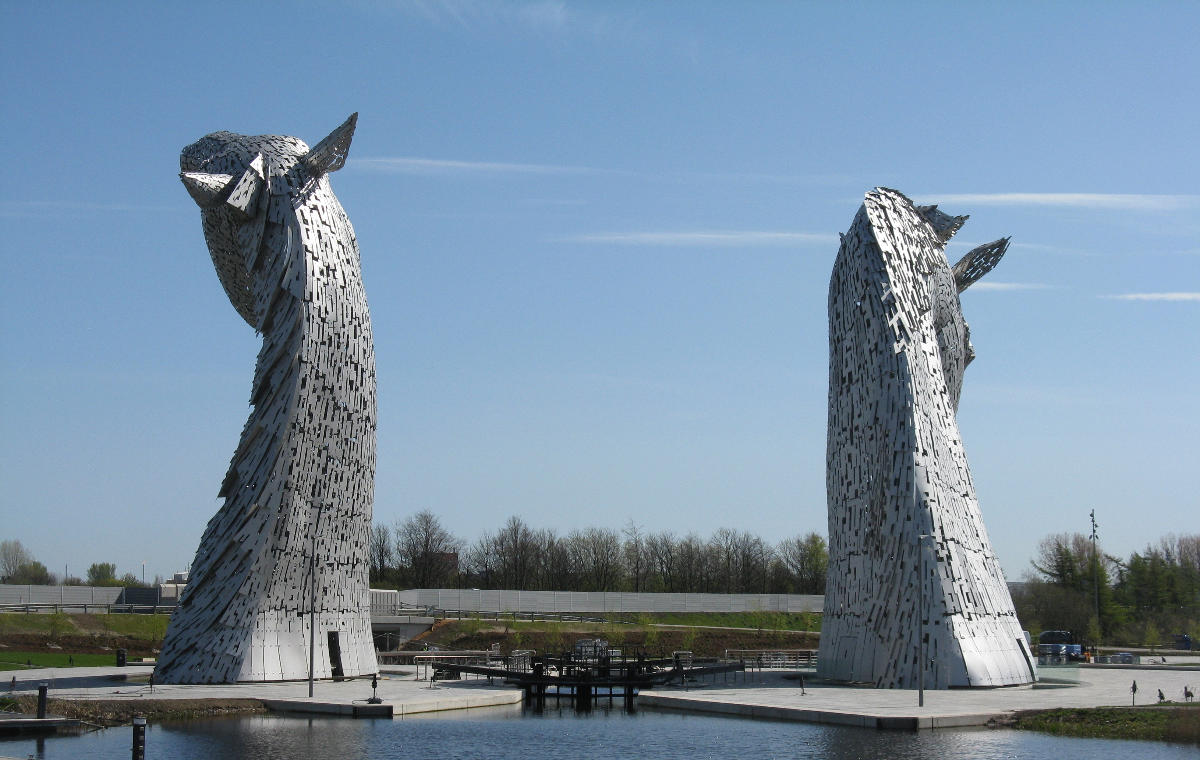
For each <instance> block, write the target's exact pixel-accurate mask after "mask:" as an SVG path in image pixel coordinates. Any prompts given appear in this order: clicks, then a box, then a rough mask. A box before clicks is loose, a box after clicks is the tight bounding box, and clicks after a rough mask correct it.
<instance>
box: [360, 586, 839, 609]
mask: <svg viewBox="0 0 1200 760" xmlns="http://www.w3.org/2000/svg"><path fill="white" fill-rule="evenodd" d="M374 593H377V592H374V591H373V592H372V594H374ZM397 599H398V601H399V602H400V603H401V604H404V605H409V606H417V607H435V608H437V609H443V610H462V611H466V612H550V613H587V612H820V611H821V609H822V605H823V604H824V597H822V596H819V595H806V594H638V593H633V592H619V591H607V592H602V591H598V592H585V591H510V590H490V591H480V590H473V589H409V590H405V591H400V592H399V593H398V594H397Z"/></svg>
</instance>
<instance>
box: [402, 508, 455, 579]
mask: <svg viewBox="0 0 1200 760" xmlns="http://www.w3.org/2000/svg"><path fill="white" fill-rule="evenodd" d="M393 538H394V540H395V544H396V559H398V560H399V562H400V564H401V565H403V566H404V567H405V568H406V569H407V573H408V578H407V580H408V583H409V584H410V585H411V586H412V587H413V588H440V587H442V586H445V585H447V583H448V582H449V581H450V579H451V577H452V576H453V575H454V573H455V572H457V570H458V550H459V548H460V547H461V546H462V542H461V541H460V540H459V539H458V538H456V537H455V536H453V535H452V534H451V533H450V532H449V531H448V530H446V529H445V528H443V527H442V523H441V521H440V520H438V518H437V517H436V516H435V515H434V514H433V513H432V512H430V511H429V510H422V511H420V512H418V513H416V514H415V515H412V516H411V517H409V518H407V519H406V520H404V521H402V522H401V523H399V524H398V525H396V528H395V532H394V534H393Z"/></svg>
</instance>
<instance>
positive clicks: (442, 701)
mask: <svg viewBox="0 0 1200 760" xmlns="http://www.w3.org/2000/svg"><path fill="white" fill-rule="evenodd" d="M1175 659H1176V658H1172V660H1173V661H1174V660H1175ZM1178 659H1179V661H1180V664H1182V661H1183V658H1178ZM1173 664H1174V663H1173ZM151 671H152V668H151V667H150V666H142V665H133V666H129V667H125V668H116V667H100V668H69V669H67V668H60V669H51V668H46V669H37V670H20V671H10V672H8V673H6V675H7V676H8V677H9V678H10V679H11V678H15V679H16V687H15V691H16V692H18V693H36V691H37V687H38V684H39V683H41V682H43V681H44V682H46V683H47V684H49V695H50V697H51V698H52V699H76V700H88V699H95V700H100V699H103V700H129V701H131V702H133V701H137V700H144V699H155V700H159V699H214V700H223V699H259V700H262V701H263V702H265V703H266V704H267V706H268V707H269V708H270V709H271V710H277V711H284V712H317V713H324V714H333V715H336V714H343V715H355V714H357V715H359V716H362V717H367V716H371V715H375V716H378V717H386V716H387V715H392V716H404V715H412V714H417V713H428V712H437V711H446V710H461V709H468V708H474V707H486V706H496V705H512V704H517V703H519V702H520V701H521V698H522V692H521V690H520V689H517V688H513V687H511V686H504V685H502V684H500V683H499V682H498V681H497V682H496V684H495V685H490V684H489V683H488V680H487V679H486V678H474V679H471V678H467V679H464V680H462V681H438V682H435V683H434V684H433V686H432V687H431V686H430V683H429V682H428V681H418V680H416V670H415V669H414V668H411V667H409V668H392V669H388V672H385V673H383V674H382V675H381V677H380V680H379V696H380V697H381V698H382V699H383V700H384V709H383V710H380V711H374V710H371V709H369V708H367V705H366V699H367V698H368V697H370V696H371V682H370V680H369V679H368V680H363V679H357V680H351V681H342V682H330V681H322V682H318V683H317V684H316V688H315V694H314V697H313V698H312V699H309V698H308V684H307V682H304V681H292V682H287V683H244V684H220V685H202V684H179V685H175V684H172V685H166V686H154V687H151V686H150V684H149V683H147V681H146V679H148V677H149V675H150V673H151ZM796 675H797V673H796V672H795V671H773V670H765V671H752V672H748V673H746V674H740V673H739V674H735V675H731V676H716V677H715V678H714V679H712V680H703V681H701V682H699V683H696V684H689V686H688V688H687V689H683V688H681V687H679V686H668V687H659V688H657V689H654V690H648V691H644V692H642V694H641V695H640V696H639V697H638V707H639V708H652V709H658V708H661V709H672V710H684V711H689V712H715V713H723V714H726V715H738V716H743V717H751V718H767V719H776V720H796V721H804V722H815V723H836V724H843V725H856V726H870V727H876V728H937V727H950V726H969V725H985V724H987V723H988V722H990V721H993V720H1003V719H1004V718H1006V717H1008V716H1009V715H1011V714H1012V713H1013V712H1017V711H1020V710H1031V709H1048V708H1055V707H1101V706H1113V705H1117V706H1120V705H1129V704H1130V703H1131V695H1130V686H1131V685H1132V683H1133V682H1134V681H1135V680H1136V681H1137V684H1138V693H1137V704H1138V705H1151V704H1154V703H1155V702H1156V701H1157V692H1158V690H1159V689H1162V691H1163V694H1164V695H1165V696H1166V697H1167V699H1170V700H1174V701H1182V699H1183V690H1184V687H1185V686H1188V687H1190V688H1191V689H1192V690H1193V691H1195V690H1196V689H1197V687H1198V686H1200V670H1196V669H1192V670H1186V669H1171V668H1170V667H1169V666H1168V667H1162V666H1153V665H1144V666H1140V667H1129V666H1114V667H1103V666H1101V667H1081V668H1066V669H1061V670H1056V671H1055V672H1054V673H1053V674H1051V673H1050V672H1049V669H1045V670H1043V676H1044V680H1043V682H1042V683H1039V684H1036V685H1033V686H1017V687H1005V688H994V689H952V690H948V691H932V690H929V691H926V692H925V706H924V707H918V706H917V700H918V695H917V692H916V690H910V689H872V688H862V687H850V686H842V685H834V684H829V683H825V682H821V681H817V680H815V679H814V678H813V677H812V674H811V673H808V674H807V675H806V678H805V689H804V692H805V693H804V694H802V693H801V689H800V684H799V681H798V680H796ZM1052 678H1053V679H1054V681H1051V680H1050V679H1052ZM363 708H367V709H363ZM387 708H390V710H388V709H387Z"/></svg>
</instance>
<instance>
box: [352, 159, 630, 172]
mask: <svg viewBox="0 0 1200 760" xmlns="http://www.w3.org/2000/svg"><path fill="white" fill-rule="evenodd" d="M348 163H349V164H350V165H351V166H353V167H356V168H361V169H369V170H374V171H382V172H393V173H396V174H425V175H466V174H491V175H512V174H619V173H621V172H619V171H617V170H613V169H596V168H593V167H590V166H563V165H555V164H517V163H505V162H501V161H455V160H450V159H442V158H418V157H415V156H396V157H391V158H352V159H350V160H349V161H348Z"/></svg>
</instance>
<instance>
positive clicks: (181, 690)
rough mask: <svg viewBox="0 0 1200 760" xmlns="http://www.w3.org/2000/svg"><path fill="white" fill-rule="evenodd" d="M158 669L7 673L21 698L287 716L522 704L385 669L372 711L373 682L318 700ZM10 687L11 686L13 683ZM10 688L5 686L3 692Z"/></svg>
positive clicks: (326, 686) (467, 684)
mask: <svg viewBox="0 0 1200 760" xmlns="http://www.w3.org/2000/svg"><path fill="white" fill-rule="evenodd" d="M151 672H153V667H152V666H148V665H131V666H128V667H124V668H118V667H99V668H42V669H34V670H15V671H5V672H4V676H5V677H6V678H7V679H12V678H16V680H17V686H16V689H15V691H16V693H18V694H30V693H32V694H37V689H38V684H39V683H41V682H43V681H45V682H46V683H48V684H49V687H50V689H49V696H50V698H51V699H75V700H84V699H104V700H139V699H259V700H262V702H263V703H264V704H265V705H266V706H267V709H269V710H273V711H283V712H307V713H323V714H327V715H348V716H350V715H352V716H356V717H392V716H403V715H411V714H414V713H423V712H434V711H439V710H461V709H466V708H471V707H488V706H493V705H510V704H516V703H519V702H520V701H521V698H522V692H521V690H520V689H514V688H511V687H503V686H500V685H497V686H489V685H488V682H487V679H464V680H462V681H437V682H435V684H434V686H433V688H430V684H429V682H428V681H416V680H415V673H416V671H415V669H413V668H385V669H384V672H383V673H381V674H380V677H379V697H380V698H381V699H383V704H382V705H368V704H367V703H366V700H367V698H368V697H370V696H371V681H370V679H365V680H364V679H356V680H352V681H341V682H333V681H318V682H317V683H316V684H315V685H314V689H313V697H312V699H310V698H309V697H308V682H306V681H291V682H286V683H240V684H218V685H202V684H188V685H156V686H154V687H153V688H151V686H150V685H149V683H148V682H147V680H148V678H149V676H150V673H151ZM10 683H11V681H10ZM4 685H5V684H3V682H0V687H3V686H4Z"/></svg>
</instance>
